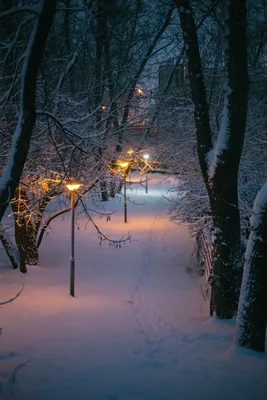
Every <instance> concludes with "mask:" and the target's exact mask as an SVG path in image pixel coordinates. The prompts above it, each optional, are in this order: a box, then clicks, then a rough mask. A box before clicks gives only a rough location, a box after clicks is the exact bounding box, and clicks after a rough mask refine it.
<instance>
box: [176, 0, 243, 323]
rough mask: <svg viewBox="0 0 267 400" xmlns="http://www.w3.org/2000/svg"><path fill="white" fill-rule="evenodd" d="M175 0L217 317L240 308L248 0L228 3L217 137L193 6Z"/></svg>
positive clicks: (235, 0) (229, 316) (231, 313)
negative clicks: (210, 235) (207, 218)
mask: <svg viewBox="0 0 267 400" xmlns="http://www.w3.org/2000/svg"><path fill="white" fill-rule="evenodd" d="M175 4H176V7H177V9H178V12H179V16H180V22H181V28H182V32H183V37H184V42H185V45H186V56H187V63H188V72H189V79H190V85H191V92H192V99H193V103H194V107H195V124H196V131H197V152H198V158H199V163H200V167H201V171H202V175H203V179H204V182H205V185H206V189H207V192H208V196H209V201H210V206H211V212H212V219H213V225H214V246H213V262H214V265H213V267H214V282H213V299H212V301H213V305H214V311H215V312H216V315H217V316H218V317H219V318H231V317H232V316H233V315H234V314H235V313H236V310H237V304H238V297H239V290H240V281H241V274H242V252H243V249H242V245H241V240H240V237H241V235H240V215H239V207H238V169H239V162H240V157H241V152H242V147H243V141H244V135H245V128H246V117H247V101H248V100H247V98H248V70H247V40H246V2H245V1H241V0H230V1H229V2H228V4H227V10H226V11H227V17H226V21H225V24H226V28H227V30H226V41H227V51H226V68H227V84H226V87H225V96H224V106H223V113H222V117H221V124H220V130H219V133H218V136H217V138H216V140H215V141H214V142H213V135H212V130H211V125H210V115H209V107H208V102H207V97H206V91H205V84H204V80H203V71H202V66H201V58H200V52H199V45H198V38H197V32H196V24H195V20H194V16H193V11H192V8H191V5H190V2H189V1H188V0H184V1H183V0H181V1H179V0H176V1H175Z"/></svg>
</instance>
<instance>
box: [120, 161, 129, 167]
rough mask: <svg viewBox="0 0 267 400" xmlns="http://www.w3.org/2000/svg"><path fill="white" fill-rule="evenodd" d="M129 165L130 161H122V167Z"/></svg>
mask: <svg viewBox="0 0 267 400" xmlns="http://www.w3.org/2000/svg"><path fill="white" fill-rule="evenodd" d="M128 165H129V163H128V162H127V161H125V162H121V163H120V166H121V167H122V168H127V167H128Z"/></svg>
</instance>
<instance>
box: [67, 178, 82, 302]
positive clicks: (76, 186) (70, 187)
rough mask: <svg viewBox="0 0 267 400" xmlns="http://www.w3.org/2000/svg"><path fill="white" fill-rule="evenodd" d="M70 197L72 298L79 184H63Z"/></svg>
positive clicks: (71, 291) (72, 294)
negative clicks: (76, 204)
mask: <svg viewBox="0 0 267 400" xmlns="http://www.w3.org/2000/svg"><path fill="white" fill-rule="evenodd" d="M65 186H66V188H67V189H68V190H69V191H70V195H71V250H70V295H71V296H72V297H74V282H75V259H74V233H75V230H74V220H75V218H74V217H75V192H76V191H77V190H78V189H79V188H80V187H81V184H80V183H79V182H69V183H66V184H65Z"/></svg>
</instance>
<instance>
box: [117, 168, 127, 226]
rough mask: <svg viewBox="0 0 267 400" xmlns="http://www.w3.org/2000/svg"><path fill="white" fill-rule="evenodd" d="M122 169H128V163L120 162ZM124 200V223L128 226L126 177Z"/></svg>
mask: <svg viewBox="0 0 267 400" xmlns="http://www.w3.org/2000/svg"><path fill="white" fill-rule="evenodd" d="M119 165H120V167H121V168H124V169H126V168H127V167H128V165H129V163H128V161H123V162H120V164H119ZM123 198H124V222H125V223H126V224H127V197H126V175H124V182H123Z"/></svg>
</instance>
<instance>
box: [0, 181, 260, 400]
mask: <svg viewBox="0 0 267 400" xmlns="http://www.w3.org/2000/svg"><path fill="white" fill-rule="evenodd" d="M134 178H135V180H138V179H139V177H138V176H136V175H135V176H134ZM150 179H151V181H150V182H149V190H148V194H146V193H145V190H144V187H140V186H139V185H137V184H136V185H133V188H134V189H133V190H132V191H130V190H128V195H129V198H130V201H129V203H128V210H129V214H128V220H129V222H128V224H125V223H124V222H123V202H122V201H121V200H118V199H116V200H111V201H110V202H108V203H106V204H105V206H106V210H107V211H113V210H115V211H116V213H115V214H113V215H112V217H111V221H110V222H106V219H105V218H102V219H98V217H97V216H96V215H94V214H93V213H91V215H92V216H94V220H95V222H96V224H97V225H98V227H99V228H100V229H102V230H103V232H104V233H105V234H106V235H108V236H109V237H111V238H113V239H119V238H120V237H121V236H123V235H125V236H127V235H128V230H129V232H130V234H131V237H132V240H131V243H127V244H126V245H122V246H121V248H110V247H109V245H108V244H107V243H102V245H101V246H100V244H99V238H98V236H97V234H96V231H95V229H94V228H93V227H92V224H90V223H89V224H87V218H86V217H85V216H84V214H79V216H78V220H77V229H76V298H72V297H70V296H69V294H68V291H69V247H70V237H69V236H70V235H69V231H70V229H69V228H70V216H69V215H68V216H66V215H65V217H64V219H58V220H55V221H54V222H53V225H52V231H51V233H50V234H49V235H47V236H46V237H45V238H44V241H43V243H42V245H41V266H40V267H31V268H29V273H28V274H26V275H22V274H20V273H19V272H18V271H13V270H11V269H7V268H6V267H5V265H6V258H5V256H4V252H3V251H1V253H0V268H1V269H0V284H1V293H0V301H3V300H6V299H8V298H10V297H12V296H13V295H14V294H15V293H16V292H18V291H19V289H20V287H21V284H22V283H23V282H24V281H25V282H26V285H25V288H24V290H23V292H22V294H21V296H20V297H19V298H18V299H17V300H16V301H15V302H13V303H11V304H7V305H6V306H4V307H2V308H1V310H0V315H1V319H0V320H1V325H0V326H1V327H2V328H3V332H2V335H1V336H0V349H1V351H0V382H1V383H0V399H3V400H9V399H17V400H61V399H62V400H76V399H77V400H202V399H205V400H208V399H215V398H216V400H220V399H223V400H225V399H233V400H234V399H235V400H239V399H240V400H241V399H242V400H250V399H251V400H252V399H253V400H264V399H266V398H267V379H266V375H267V356H266V354H263V355H258V354H256V353H253V352H249V351H244V350H243V351H240V350H237V349H235V348H233V346H232V342H233V336H234V325H233V322H229V323H222V322H219V321H217V320H216V319H211V320H210V319H209V318H208V304H207V302H205V301H204V299H203V297H202V294H201V290H200V286H199V285H200V281H199V277H198V276H197V275H196V274H195V272H194V271H195V261H194V259H193V258H192V257H191V253H192V251H193V246H194V241H193V240H192V239H190V237H189V235H188V230H187V228H186V227H183V226H177V225H174V224H172V223H170V222H169V221H168V215H167V211H168V210H167V207H166V204H167V200H166V199H165V198H164V197H163V196H162V194H163V195H166V194H167V190H168V189H169V188H170V187H171V185H172V183H173V179H172V178H167V179H166V177H165V176H163V175H159V174H153V175H150ZM87 204H88V207H90V208H95V209H98V208H96V205H92V204H91V203H90V201H87ZM102 205H103V203H100V204H99V205H98V206H99V207H102ZM98 211H99V209H98ZM78 227H79V229H78Z"/></svg>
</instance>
